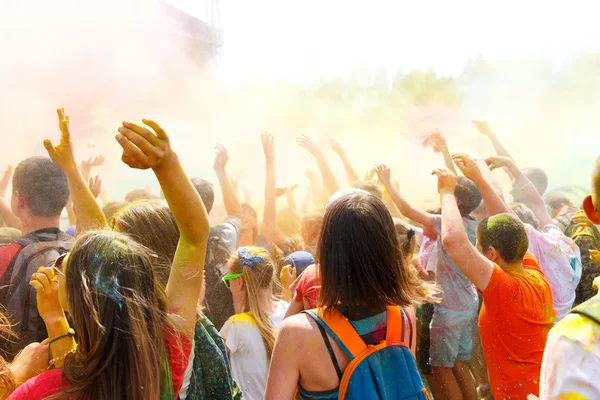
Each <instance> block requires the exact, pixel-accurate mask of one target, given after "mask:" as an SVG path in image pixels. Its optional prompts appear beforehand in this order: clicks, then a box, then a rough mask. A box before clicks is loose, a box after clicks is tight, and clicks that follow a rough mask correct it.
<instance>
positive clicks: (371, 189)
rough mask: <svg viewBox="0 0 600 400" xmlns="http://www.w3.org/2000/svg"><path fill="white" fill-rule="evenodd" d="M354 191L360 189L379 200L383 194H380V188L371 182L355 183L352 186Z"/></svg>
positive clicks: (361, 181)
mask: <svg viewBox="0 0 600 400" xmlns="http://www.w3.org/2000/svg"><path fill="white" fill-rule="evenodd" d="M352 187H353V188H354V189H362V190H364V191H365V192H368V193H369V194H371V195H372V196H375V197H377V198H378V199H379V200H382V199H383V194H382V193H381V188H380V187H379V185H378V184H377V183H375V182H373V181H364V180H360V181H356V182H354V183H353V184H352Z"/></svg>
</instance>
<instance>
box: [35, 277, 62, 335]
mask: <svg viewBox="0 0 600 400" xmlns="http://www.w3.org/2000/svg"><path fill="white" fill-rule="evenodd" d="M55 271H58V270H56V269H55V268H54V267H40V268H38V271H37V272H36V273H34V274H33V275H31V279H30V280H29V286H31V287H32V288H34V289H35V293H36V299H37V308H38V312H39V313H40V317H42V319H43V320H44V322H46V324H49V323H52V322H54V321H57V320H58V319H59V318H64V310H63V308H62V307H61V305H60V301H59V299H58V276H57V272H55Z"/></svg>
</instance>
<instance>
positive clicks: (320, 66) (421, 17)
mask: <svg viewBox="0 0 600 400" xmlns="http://www.w3.org/2000/svg"><path fill="white" fill-rule="evenodd" d="M169 1H170V2H171V3H173V4H175V5H176V6H178V7H180V8H182V9H184V10H186V11H188V12H190V13H192V14H195V15H197V16H198V17H200V18H202V19H203V18H204V17H205V4H206V2H207V1H210V0H169ZM218 3H219V7H220V10H221V24H222V27H223V30H224V37H225V47H224V49H223V53H222V55H223V56H222V58H221V61H220V65H219V71H220V73H221V76H222V77H223V78H224V79H225V80H226V81H227V82H230V83H234V84H235V83H238V82H241V81H245V80H248V79H254V78H266V79H284V80H295V81H297V80H313V79H317V78H318V77H320V76H332V75H341V76H346V75H347V74H348V72H349V70H350V69H351V68H352V67H353V66H356V65H359V64H361V65H366V66H371V67H383V68H385V69H387V70H388V71H390V72H392V73H393V72H395V71H397V70H398V69H404V70H411V69H427V68H429V67H432V68H434V70H435V71H436V72H438V73H440V74H443V75H449V74H457V73H459V72H460V71H461V70H462V68H463V66H464V64H465V62H466V61H467V60H468V59H469V58H472V57H476V56H477V55H478V54H479V53H481V54H482V55H483V56H484V57H486V58H495V57H501V56H507V55H519V54H525V53H531V52H534V53H540V52H541V53H546V54H550V55H552V56H554V57H556V60H557V62H559V63H560V60H562V59H564V58H565V57H568V56H569V55H571V54H573V53H574V52H576V51H578V50H581V49H589V48H600V40H598V38H600V24H599V23H598V10H599V9H600V6H599V4H600V3H598V2H597V1H570V2H568V3H567V2H562V1H561V2H558V1H547V0H546V1H537V0H535V1H527V0H505V1H502V2H500V1H494V2H488V1H474V0H454V1H443V0H442V1H433V0H421V1H400V0H397V1H392V0H388V1H384V0H369V1H349V0H346V1H343V0H304V1H285V0H226V1H219V2H218Z"/></svg>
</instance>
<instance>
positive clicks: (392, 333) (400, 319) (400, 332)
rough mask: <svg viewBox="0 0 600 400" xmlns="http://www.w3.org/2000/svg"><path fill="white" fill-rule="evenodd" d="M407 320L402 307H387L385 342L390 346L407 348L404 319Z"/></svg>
mask: <svg viewBox="0 0 600 400" xmlns="http://www.w3.org/2000/svg"><path fill="white" fill-rule="evenodd" d="M405 318H407V317H406V315H405V314H404V310H403V309H402V307H400V306H387V307H386V319H387V321H386V333H385V340H386V342H387V343H388V344H402V345H404V346H406V343H405V342H404V331H405V323H404V319H405Z"/></svg>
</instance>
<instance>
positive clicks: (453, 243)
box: [442, 232, 460, 254]
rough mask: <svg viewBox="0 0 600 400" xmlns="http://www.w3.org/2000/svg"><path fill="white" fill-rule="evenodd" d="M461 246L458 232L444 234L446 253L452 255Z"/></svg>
mask: <svg viewBox="0 0 600 400" xmlns="http://www.w3.org/2000/svg"><path fill="white" fill-rule="evenodd" d="M459 246H460V238H459V235H458V234H457V233H456V232H444V233H443V234H442V247H443V248H444V250H445V251H446V253H448V254H451V253H452V252H454V251H455V250H456V249H457V248H458V247H459Z"/></svg>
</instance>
